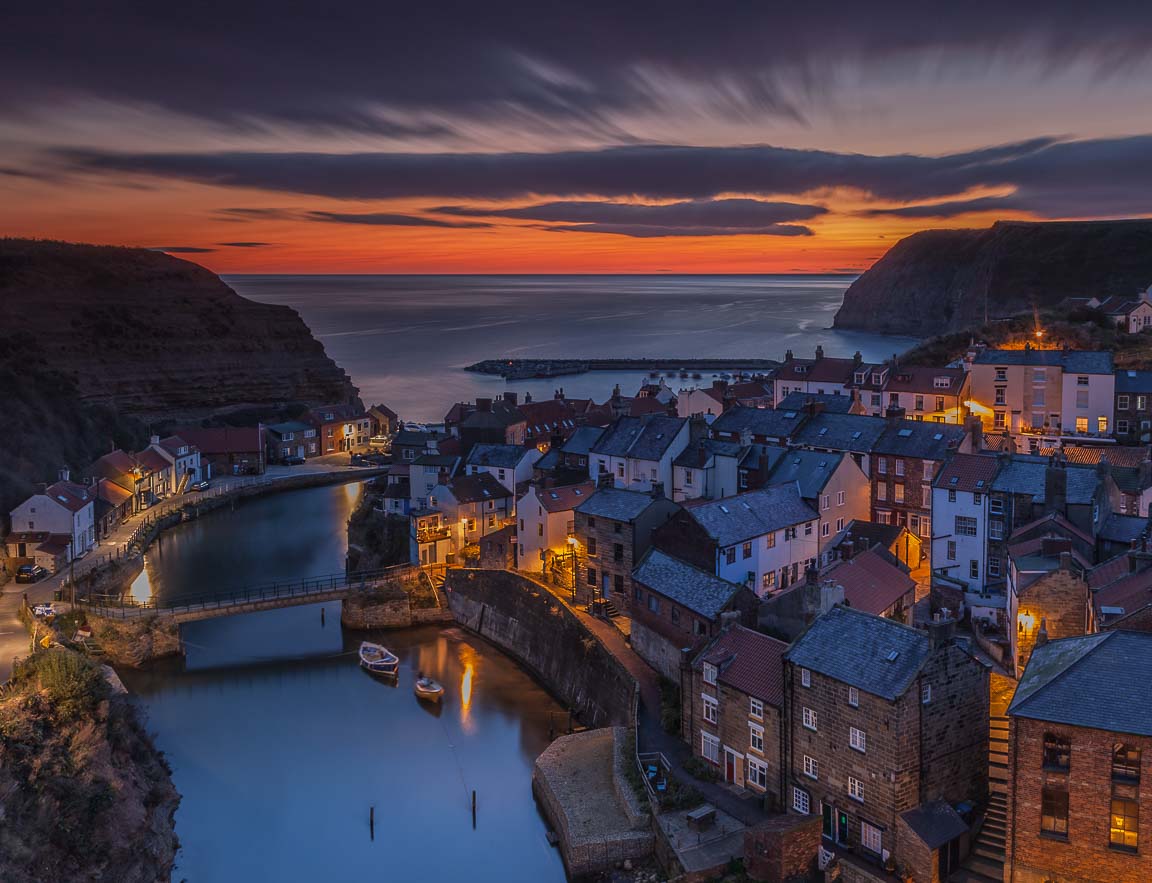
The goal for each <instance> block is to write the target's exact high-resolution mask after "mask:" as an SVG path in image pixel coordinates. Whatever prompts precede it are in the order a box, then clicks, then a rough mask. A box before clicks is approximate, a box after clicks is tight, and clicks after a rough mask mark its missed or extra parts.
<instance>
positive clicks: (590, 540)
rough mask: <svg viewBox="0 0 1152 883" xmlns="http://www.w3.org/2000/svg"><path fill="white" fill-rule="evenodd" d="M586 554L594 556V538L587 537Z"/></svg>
mask: <svg viewBox="0 0 1152 883" xmlns="http://www.w3.org/2000/svg"><path fill="white" fill-rule="evenodd" d="M589 526H591V525H589ZM588 554H589V555H592V556H595V555H596V537H588Z"/></svg>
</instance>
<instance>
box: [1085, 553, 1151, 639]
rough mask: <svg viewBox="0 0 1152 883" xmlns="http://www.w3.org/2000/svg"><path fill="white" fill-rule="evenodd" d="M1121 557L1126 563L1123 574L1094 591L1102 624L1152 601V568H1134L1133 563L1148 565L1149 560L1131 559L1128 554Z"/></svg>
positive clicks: (1093, 594) (1099, 619)
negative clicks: (1134, 569) (1135, 569)
mask: <svg viewBox="0 0 1152 883" xmlns="http://www.w3.org/2000/svg"><path fill="white" fill-rule="evenodd" d="M1120 559H1121V561H1122V562H1123V564H1124V570H1123V573H1122V575H1120V576H1119V577H1118V578H1114V579H1112V580H1111V581H1110V582H1109V583H1108V584H1107V585H1104V586H1102V587H1100V588H1099V589H1096V590H1095V591H1094V592H1093V593H1092V603H1093V604H1094V605H1095V606H1096V610H1097V620H1098V621H1099V622H1100V623H1101V624H1102V625H1107V624H1109V623H1111V622H1113V621H1114V620H1116V619H1120V618H1122V617H1124V616H1126V615H1128V614H1129V613H1133V612H1134V611H1136V610H1140V609H1141V608H1143V607H1146V606H1148V604H1150V603H1152V570H1149V569H1148V568H1147V567H1145V569H1143V570H1138V571H1133V570H1132V566H1133V565H1138V564H1145V565H1146V564H1147V561H1146V560H1145V561H1139V562H1138V561H1130V560H1129V556H1128V555H1122V556H1120Z"/></svg>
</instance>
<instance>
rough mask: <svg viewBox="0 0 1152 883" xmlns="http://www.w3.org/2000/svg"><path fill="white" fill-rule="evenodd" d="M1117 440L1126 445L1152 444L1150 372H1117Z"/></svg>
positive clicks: (1151, 379) (1151, 385)
mask: <svg viewBox="0 0 1152 883" xmlns="http://www.w3.org/2000/svg"><path fill="white" fill-rule="evenodd" d="M1116 439H1117V440H1118V441H1119V442H1120V443H1121V444H1129V445H1135V444H1141V445H1146V444H1148V443H1149V442H1152V371H1117V372H1116Z"/></svg>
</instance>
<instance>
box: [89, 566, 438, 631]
mask: <svg viewBox="0 0 1152 883" xmlns="http://www.w3.org/2000/svg"><path fill="white" fill-rule="evenodd" d="M443 582H444V573H443V568H442V567H441V568H420V567H416V566H414V565H411V564H400V565H397V566H395V567H386V568H383V569H381V570H367V571H360V572H357V573H332V574H326V575H324V576H313V577H307V578H305V579H301V580H299V581H296V582H280V583H265V584H263V585H255V586H247V587H243V588H233V589H225V590H223V591H218V592H206V593H203V594H196V595H184V596H182V597H180V598H173V599H165V598H150V599H148V600H146V601H135V600H133V599H130V598H120V597H108V596H92V597H85V598H77V599H76V606H78V607H82V608H83V609H85V610H88V611H90V612H91V613H93V614H95V615H97V616H104V617H110V618H113V619H134V618H137V617H142V616H148V615H150V614H162V615H164V616H169V617H172V618H173V619H175V620H176V621H177V622H193V621H195V620H199V619H213V618H216V617H220V616H234V615H236V614H239V613H256V612H258V611H261V610H275V609H278V608H281V607H297V606H300V605H303V604H315V603H317V602H320V601H342V600H344V599H345V598H348V597H350V596H352V595H355V594H358V593H364V592H374V591H378V590H380V589H382V588H386V587H389V586H393V587H396V588H402V589H406V590H408V591H417V592H430V593H432V594H433V595H436V594H438V590H439V586H440V585H441V584H443Z"/></svg>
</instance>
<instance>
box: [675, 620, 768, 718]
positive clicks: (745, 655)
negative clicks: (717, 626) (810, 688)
mask: <svg viewBox="0 0 1152 883" xmlns="http://www.w3.org/2000/svg"><path fill="white" fill-rule="evenodd" d="M787 651H788V645H787V644H785V643H784V642H783V641H778V640H776V638H770V637H768V636H767V635H763V634H761V633H760V632H756V631H753V630H752V629H748V628H744V626H742V625H734V626H732V628H730V629H728V630H727V631H724V632H721V633H720V635H719V636H718V637H716V639H715V640H713V641H712V643H711V644H709V645H708V646H707V647H705V648H704V650H703V651H701V653H700V654H699V655H697V657H696V661H695V662H694V663H693V667H694V668H695V669H696V670H697V671H700V670H701V669H702V668H703V666H704V663H705V662H710V663H712V664H713V665H715V666H716V668H717V669H718V673H717V675H716V679H717V680H718V681H720V683H722V684H726V685H728V686H730V687H733V688H734V689H736V690H739V691H740V692H741V693H746V694H747V695H749V696H754V697H755V698H757V699H760V700H761V701H763V702H765V703H766V704H768V705H773V706H775V707H776V708H781V707H782V706H783V705H784V654H785V653H786V652H787Z"/></svg>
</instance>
